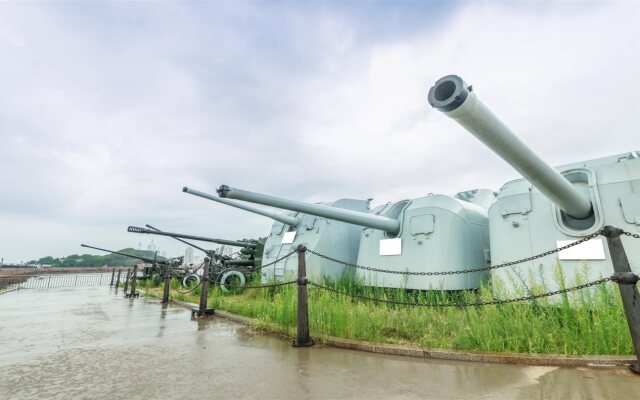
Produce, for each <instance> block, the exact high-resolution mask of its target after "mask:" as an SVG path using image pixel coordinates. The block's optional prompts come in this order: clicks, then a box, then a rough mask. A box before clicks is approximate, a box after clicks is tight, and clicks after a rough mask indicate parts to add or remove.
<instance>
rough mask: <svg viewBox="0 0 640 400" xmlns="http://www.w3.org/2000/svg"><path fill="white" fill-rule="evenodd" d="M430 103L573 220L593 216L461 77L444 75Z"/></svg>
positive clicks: (573, 190)
mask: <svg viewBox="0 0 640 400" xmlns="http://www.w3.org/2000/svg"><path fill="white" fill-rule="evenodd" d="M428 99H429V104H431V106H432V107H434V108H436V109H438V110H440V111H442V112H443V113H444V114H446V115H447V116H449V117H451V118H452V119H453V120H454V121H456V122H458V123H459V124H460V125H462V127H463V128H465V129H466V130H468V131H469V132H471V134H473V135H474V136H475V137H476V138H478V139H479V140H480V141H481V142H483V143H484V144H485V145H486V146H488V147H489V148H490V149H491V150H493V151H494V152H495V153H496V154H498V155H499V156H500V157H502V159H504V160H505V161H506V162H508V163H509V164H511V166H513V167H514V168H515V169H516V170H517V171H518V172H520V174H522V176H523V177H525V178H526V179H527V180H529V182H531V184H532V185H534V186H535V187H536V188H537V189H538V190H540V192H542V193H543V194H544V195H545V196H547V197H548V198H549V199H550V200H551V201H552V202H554V203H555V204H556V205H557V206H558V207H559V208H560V209H561V210H563V211H564V212H566V213H567V214H569V215H570V216H571V217H573V218H577V219H584V218H588V217H589V216H591V214H592V213H593V210H592V206H591V202H590V201H589V199H588V198H587V196H586V195H583V193H581V192H580V191H579V190H578V189H576V187H574V186H573V185H572V184H571V183H570V182H569V181H568V180H567V179H565V177H564V176H562V174H560V173H559V172H558V171H556V170H555V169H554V168H552V167H551V166H549V165H548V164H547V163H545V162H544V161H543V160H542V159H541V158H540V157H538V155H537V154H535V153H534V152H533V151H532V150H531V149H529V147H527V145H526V144H525V143H524V142H523V141H522V140H520V139H519V138H518V137H517V136H516V135H515V134H514V133H513V132H512V131H511V129H509V127H507V126H506V125H505V124H504V122H502V121H501V120H500V119H499V118H498V117H497V116H496V115H495V114H493V113H492V112H491V110H489V108H487V107H486V106H485V105H484V104H483V103H482V102H481V101H480V100H479V99H478V98H477V97H476V95H475V93H474V92H473V91H472V87H471V86H468V85H467V84H466V83H465V82H464V81H463V80H462V78H460V77H459V76H457V75H447V76H445V77H443V78H440V79H439V80H438V81H437V82H436V83H435V84H434V85H433V87H431V89H430V90H429V95H428Z"/></svg>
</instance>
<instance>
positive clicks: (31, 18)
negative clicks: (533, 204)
mask: <svg viewBox="0 0 640 400" xmlns="http://www.w3.org/2000/svg"><path fill="white" fill-rule="evenodd" d="M638 21H640V5H637V4H631V3H619V4H618V3H584V4H580V3H569V4H535V5H534V4H533V3H529V4H525V5H518V6H514V5H509V4H506V3H503V2H499V3H483V4H478V3H475V4H455V5H448V4H446V3H428V4H418V3H400V4H395V5H393V4H386V5H385V4H378V3H369V2H363V3H350V4H348V5H343V4H341V3H324V4H321V3H313V4H312V3H279V4H273V3H271V4H269V3H236V2H225V3H216V4H204V3H191V4H172V3H146V2H145V3H129V4H128V3H122V2H118V3H89V4H81V3H67V2H66V3H63V4H45V3H40V4H35V3H34V4H19V3H6V2H3V3H1V4H0V257H4V259H5V261H21V260H29V259H36V258H39V257H43V256H46V255H53V256H64V255H68V254H72V253H84V251H83V250H84V249H82V248H80V247H79V245H80V243H82V242H85V243H90V244H94V245H97V246H103V247H107V248H113V249H120V248H124V247H136V248H137V247H138V244H139V243H140V242H142V246H143V248H144V247H146V245H147V243H149V241H150V239H151V237H148V236H141V235H136V234H131V233H127V232H126V227H127V226H128V225H144V224H145V223H149V224H152V225H155V226H157V227H158V228H161V229H165V230H171V231H177V232H185V233H191V234H196V235H205V236H212V237H222V238H228V239H239V238H250V237H257V236H265V235H266V234H267V232H268V231H269V227H270V225H271V221H270V220H267V219H266V218H264V217H260V216H255V215H251V214H248V213H246V212H244V211H241V210H236V209H232V208H228V207H225V206H223V205H220V204H216V203H213V202H210V201H207V200H204V199H200V198H197V197H194V196H191V195H187V194H184V193H182V192H181V189H182V187H183V186H189V187H192V188H195V189H199V190H203V191H209V192H213V191H214V189H215V188H216V187H217V186H219V185H220V184H228V185H230V186H236V187H240V188H244V189H249V190H255V191H261V192H264V193H268V194H275V195H282V196H286V197H290V198H293V199H298V200H306V201H314V202H315V201H332V200H335V199H337V198H340V197H350V198H362V199H366V198H369V197H372V198H374V201H373V205H377V204H381V203H386V202H387V201H397V200H401V199H403V198H415V197H420V196H424V195H426V194H428V193H447V194H451V193H455V192H458V191H462V190H468V189H473V188H478V187H486V188H490V189H493V190H497V189H499V188H500V187H501V185H502V184H503V183H504V182H506V181H507V180H510V179H513V178H516V177H518V176H517V174H516V173H515V172H514V170H513V169H512V168H511V167H510V166H508V165H507V164H506V163H504V162H503V161H502V160H500V159H499V158H498V157H497V156H495V155H494V154H493V153H491V151H489V150H488V149H486V148H485V147H484V146H483V145H482V144H481V143H479V142H478V141H477V140H476V139H475V138H473V137H472V136H471V135H470V134H468V133H466V132H465V131H463V130H462V129H461V128H460V127H459V126H457V125H456V124H455V123H453V122H452V121H450V120H448V119H447V118H446V117H445V116H443V115H441V114H440V113H439V112H437V111H435V110H432V109H431V108H430V107H429V105H428V103H427V99H426V96H427V91H428V88H429V87H430V86H431V84H432V83H433V82H434V81H435V80H436V79H438V78H439V77H441V76H442V75H446V74H450V73H455V74H458V75H460V76H462V77H463V78H464V79H465V80H466V81H467V82H468V83H470V84H473V85H474V90H475V92H476V93H477V95H478V96H479V97H480V98H481V99H482V100H483V101H484V102H485V103H486V104H487V105H488V106H489V107H491V108H492V109H493V111H494V112H495V113H496V114H498V115H500V116H501V117H502V119H503V120H505V121H506V122H507V123H508V124H509V125H510V126H511V127H512V128H513V129H514V130H515V131H516V132H517V133H518V134H519V135H520V136H521V137H522V138H523V139H524V140H525V142H527V143H528V144H529V145H530V146H531V147H532V148H533V149H534V150H535V151H537V152H538V153H539V154H540V155H541V156H542V157H543V158H544V159H546V160H547V161H548V162H549V163H551V164H553V165H559V164H565V163H570V162H576V161H580V160H585V159H590V158H596V157H601V156H606V155H611V154H616V153H622V152H625V151H630V150H638V149H640V130H639V129H638V127H637V126H636V124H637V121H636V118H637V117H638V116H640V101H639V100H638V94H637V92H638V91H639V89H640V79H639V76H638V75H639V72H640V24H639V23H638ZM155 242H156V243H157V244H158V245H159V246H160V248H161V249H163V250H166V251H167V252H168V253H169V255H179V254H182V253H183V251H184V246H183V245H181V244H180V243H178V242H175V241H174V240H173V239H170V238H155Z"/></svg>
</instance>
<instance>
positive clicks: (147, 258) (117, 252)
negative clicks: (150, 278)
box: [80, 244, 164, 264]
mask: <svg viewBox="0 0 640 400" xmlns="http://www.w3.org/2000/svg"><path fill="white" fill-rule="evenodd" d="M80 246H82V247H87V248H89V249H94V250H100V251H105V252H107V253H113V254H120V255H121V256H126V257H131V258H135V259H138V260H141V261H145V262H148V263H150V264H163V263H164V261H157V260H154V259H153V258H149V257H142V256H134V255H132V254H127V253H121V252H119V251H113V250H107V249H101V248H100V247H93V246H89V245H86V244H81V245H80Z"/></svg>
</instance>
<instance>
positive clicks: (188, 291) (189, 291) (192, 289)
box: [174, 281, 202, 294]
mask: <svg viewBox="0 0 640 400" xmlns="http://www.w3.org/2000/svg"><path fill="white" fill-rule="evenodd" d="M201 285H202V281H200V282H198V284H197V285H195V286H194V287H192V288H191V289H189V290H187V291H186V292H181V291H179V290H178V289H174V290H175V291H176V292H178V293H180V294H189V293H191V292H193V291H194V290H196V289H197V288H199V287H200V286H201Z"/></svg>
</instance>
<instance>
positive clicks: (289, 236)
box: [184, 188, 369, 283]
mask: <svg viewBox="0 0 640 400" xmlns="http://www.w3.org/2000/svg"><path fill="white" fill-rule="evenodd" d="M185 189H186V190H184V191H185V192H187V193H191V194H195V195H197V196H200V195H201V194H204V195H205V196H200V197H204V198H207V199H210V200H214V201H217V200H222V201H218V202H219V203H223V204H227V205H231V206H233V207H236V208H240V209H243V210H246V211H250V212H254V213H257V214H260V215H264V216H266V217H269V218H271V219H273V220H275V221H274V223H273V224H272V226H271V230H270V232H269V236H268V237H267V239H266V241H265V243H264V251H263V254H262V264H263V265H267V264H271V263H274V261H276V260H277V259H279V258H281V257H283V256H284V255H286V254H287V253H289V252H291V251H292V250H294V249H295V248H296V247H297V246H298V245H299V244H304V245H305V246H306V247H307V248H308V249H311V250H314V251H317V252H322V253H324V254H332V255H333V256H334V257H335V258H338V259H340V260H345V261H348V262H353V263H355V262H356V261H357V257H358V248H359V246H360V227H358V226H355V225H351V224H347V223H343V222H337V221H329V220H327V219H324V218H319V217H317V216H314V215H308V214H303V213H292V214H291V215H286V214H283V213H270V212H256V210H259V211H264V210H260V209H258V208H255V207H251V206H243V207H238V204H240V202H236V201H231V200H227V199H224V198H211V197H210V195H208V194H206V193H202V192H198V191H194V190H193V189H187V188H185ZM196 192H197V193H196ZM324 204H325V205H326V206H327V207H336V208H340V209H345V210H354V211H362V212H368V211H369V201H368V200H354V199H340V200H337V201H335V202H333V203H324ZM306 257H309V253H307V254H306ZM297 271H298V267H297V263H296V262H295V257H293V256H292V257H289V258H286V259H284V260H281V261H279V262H277V263H274V264H272V265H270V266H269V267H266V268H262V269H261V280H262V282H263V283H267V282H271V281H279V282H282V281H284V280H285V278H286V279H287V280H288V279H290V278H291V277H297ZM307 271H308V273H309V276H310V277H314V278H323V277H326V278H328V279H332V280H336V279H339V278H340V276H342V275H343V274H353V273H354V271H352V270H349V269H345V266H344V265H342V264H339V263H336V262H333V261H329V260H315V262H314V263H313V265H309V267H308V268H307Z"/></svg>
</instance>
